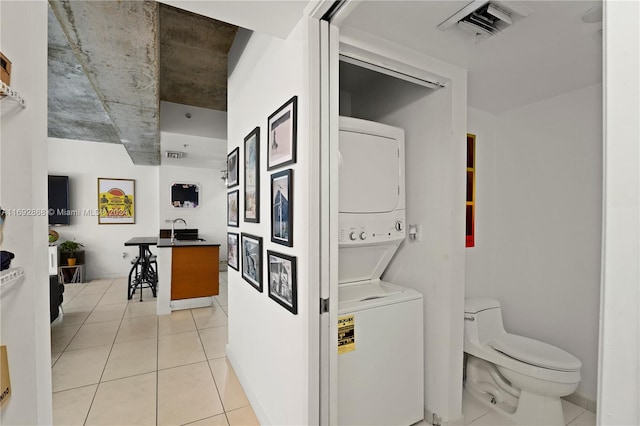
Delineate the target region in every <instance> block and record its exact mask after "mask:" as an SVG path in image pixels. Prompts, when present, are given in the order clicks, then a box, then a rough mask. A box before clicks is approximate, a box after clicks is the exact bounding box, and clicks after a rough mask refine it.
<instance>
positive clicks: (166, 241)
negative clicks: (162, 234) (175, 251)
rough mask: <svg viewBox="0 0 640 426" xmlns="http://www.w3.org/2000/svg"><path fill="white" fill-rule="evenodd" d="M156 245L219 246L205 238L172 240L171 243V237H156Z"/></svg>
mask: <svg viewBox="0 0 640 426" xmlns="http://www.w3.org/2000/svg"><path fill="white" fill-rule="evenodd" d="M158 247H160V248H162V247H220V244H216V243H211V242H209V241H206V240H174V242H173V243H172V242H171V238H158Z"/></svg>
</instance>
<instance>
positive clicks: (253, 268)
mask: <svg viewBox="0 0 640 426" xmlns="http://www.w3.org/2000/svg"><path fill="white" fill-rule="evenodd" d="M241 238H242V278H244V279H245V281H247V282H248V283H249V284H251V285H252V286H253V287H254V288H255V289H256V290H258V291H259V292H260V293H262V238H261V237H256V236H255V235H250V234H245V233H244V232H243V233H242V237H241Z"/></svg>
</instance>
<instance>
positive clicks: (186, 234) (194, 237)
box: [160, 228, 204, 241]
mask: <svg viewBox="0 0 640 426" xmlns="http://www.w3.org/2000/svg"><path fill="white" fill-rule="evenodd" d="M174 236H175V239H176V240H178V241H204V240H203V239H201V238H198V229H197V228H193V229H176V230H174ZM160 238H171V229H161V230H160Z"/></svg>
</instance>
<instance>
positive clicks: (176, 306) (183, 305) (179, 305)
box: [169, 296, 213, 311]
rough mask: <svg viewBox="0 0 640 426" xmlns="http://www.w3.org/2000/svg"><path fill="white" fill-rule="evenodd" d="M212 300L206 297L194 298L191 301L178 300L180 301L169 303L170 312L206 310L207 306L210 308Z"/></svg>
mask: <svg viewBox="0 0 640 426" xmlns="http://www.w3.org/2000/svg"><path fill="white" fill-rule="evenodd" d="M212 301H213V298H212V297H211V296H208V297H194V298H193V299H180V300H172V301H171V302H170V303H169V306H171V310H172V311H179V310H181V309H195V308H206V307H207V306H211V305H212V304H213V303H212Z"/></svg>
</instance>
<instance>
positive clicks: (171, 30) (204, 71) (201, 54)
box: [160, 4, 238, 111]
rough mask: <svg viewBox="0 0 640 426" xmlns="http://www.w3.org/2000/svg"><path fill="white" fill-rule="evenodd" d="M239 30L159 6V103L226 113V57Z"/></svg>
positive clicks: (219, 22)
mask: <svg viewBox="0 0 640 426" xmlns="http://www.w3.org/2000/svg"><path fill="white" fill-rule="evenodd" d="M237 31H238V27H236V26H235V25H230V24H227V23H225V22H221V21H216V20H214V19H210V18H205V17H203V16H200V15H195V14H193V13H191V12H187V11H185V10H181V9H176V8H174V7H171V6H166V5H162V4H161V5H160V99H161V100H163V101H168V102H174V103H178V104H183V105H192V106H197V107H202V108H209V109H213V110H217V111H226V110H227V55H228V53H229V49H231V45H232V44H233V40H234V39H235V37H236V33H237Z"/></svg>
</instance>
